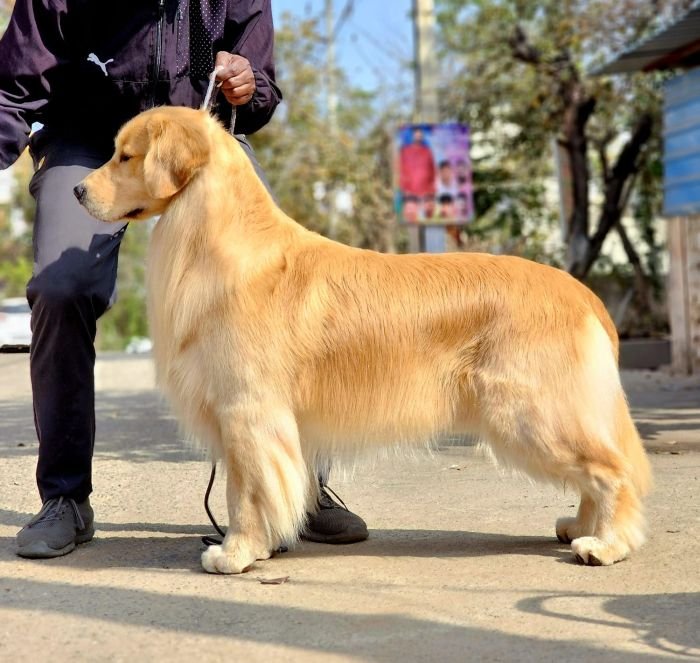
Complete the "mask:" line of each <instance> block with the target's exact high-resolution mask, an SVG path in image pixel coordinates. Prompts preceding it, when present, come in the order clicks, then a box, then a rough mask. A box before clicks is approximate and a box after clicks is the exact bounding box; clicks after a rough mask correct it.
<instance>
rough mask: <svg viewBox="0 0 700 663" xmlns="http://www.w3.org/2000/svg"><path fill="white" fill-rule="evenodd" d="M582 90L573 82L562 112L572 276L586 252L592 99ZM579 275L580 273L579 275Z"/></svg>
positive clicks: (582, 263) (584, 259)
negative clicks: (569, 198)
mask: <svg viewBox="0 0 700 663" xmlns="http://www.w3.org/2000/svg"><path fill="white" fill-rule="evenodd" d="M582 96H583V90H582V88H581V86H580V85H578V84H577V85H576V86H575V89H574V90H573V91H572V93H571V99H572V105H571V106H570V107H569V108H568V109H567V111H566V114H565V130H564V136H565V138H564V142H563V144H564V148H565V149H566V152H567V154H568V157H569V165H570V168H571V189H572V201H573V209H572V211H571V218H570V219H569V228H568V233H567V270H568V271H569V272H570V273H571V274H573V275H574V276H578V273H579V272H581V271H582V269H583V265H585V262H586V258H587V256H588V254H589V251H590V248H589V244H590V241H589V219H590V217H589V211H588V209H589V198H588V189H589V186H588V185H589V180H590V172H589V170H588V139H587V138H586V124H587V123H588V120H589V118H590V116H591V114H592V113H593V110H594V109H595V104H596V102H595V99H592V98H590V97H589V98H586V99H580V98H581V97H582ZM579 278H580V277H579Z"/></svg>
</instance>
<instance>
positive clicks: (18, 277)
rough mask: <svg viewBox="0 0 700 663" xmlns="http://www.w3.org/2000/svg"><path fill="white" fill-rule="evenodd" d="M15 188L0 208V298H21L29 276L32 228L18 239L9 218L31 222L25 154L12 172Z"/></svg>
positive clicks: (30, 168)
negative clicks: (15, 217) (18, 217)
mask: <svg viewBox="0 0 700 663" xmlns="http://www.w3.org/2000/svg"><path fill="white" fill-rule="evenodd" d="M12 173H13V176H14V184H13V187H12V195H11V198H10V202H9V203H7V204H5V205H2V206H0V296H1V297H20V296H22V295H24V292H25V289H26V285H27V281H29V278H30V276H31V274H32V263H33V261H32V239H31V226H28V227H27V229H26V230H25V231H24V232H22V233H21V234H19V235H16V234H15V232H13V228H12V224H11V218H12V215H13V214H17V213H18V212H19V213H20V216H22V218H23V219H24V221H25V222H27V223H31V222H32V221H33V219H34V199H33V198H32V197H31V195H30V194H29V180H30V179H31V175H32V167H31V159H30V158H29V155H28V154H27V153H26V152H25V153H24V154H23V155H22V157H20V159H19V161H18V162H17V163H16V164H15V166H14V168H13V171H12Z"/></svg>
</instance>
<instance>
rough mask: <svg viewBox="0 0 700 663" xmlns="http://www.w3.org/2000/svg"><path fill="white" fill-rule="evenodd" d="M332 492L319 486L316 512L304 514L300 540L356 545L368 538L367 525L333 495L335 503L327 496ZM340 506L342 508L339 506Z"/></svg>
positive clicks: (325, 487)
mask: <svg viewBox="0 0 700 663" xmlns="http://www.w3.org/2000/svg"><path fill="white" fill-rule="evenodd" d="M328 491H330V492H333V491H332V490H331V489H330V488H328V486H324V485H323V484H322V485H321V491H320V493H319V499H318V510H317V511H316V512H315V513H308V514H306V516H307V518H306V528H305V529H304V531H303V532H302V534H301V538H302V539H305V540H306V541H314V542H315V543H357V542H358V541H364V540H365V539H366V538H367V537H368V536H369V532H368V531H367V525H366V524H365V521H364V520H362V518H360V516H358V515H356V514H354V513H353V512H352V511H350V509H348V507H346V506H345V502H343V500H341V499H340V497H338V496H337V495H336V494H335V493H333V495H335V497H336V498H337V500H338V502H340V504H338V503H337V502H335V501H334V500H333V498H332V497H331V496H330V495H329V494H328ZM341 505H342V506H341Z"/></svg>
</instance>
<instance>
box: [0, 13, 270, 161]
mask: <svg viewBox="0 0 700 663" xmlns="http://www.w3.org/2000/svg"><path fill="white" fill-rule="evenodd" d="M217 51H229V52H232V53H238V54H240V55H243V56H244V57H246V58H248V60H249V61H250V64H251V66H252V68H253V72H254V74H255V83H256V87H257V89H256V92H255V95H254V96H253V99H252V100H251V101H250V102H248V103H247V104H245V105H244V106H239V107H238V109H237V115H236V133H245V134H249V133H253V132H254V131H257V130H258V129H260V127H262V126H264V125H265V124H266V123H267V122H268V121H269V120H270V118H271V117H272V113H273V112H274V110H275V107H276V106H277V104H278V103H279V102H280V99H281V98H282V94H281V92H280V90H279V88H278V87H277V85H276V84H275V70H274V65H273V57H272V56H273V53H272V51H273V27H272V11H271V8H270V0H111V1H104V0H17V2H16V3H15V7H14V11H13V13H12V18H11V19H10V23H9V25H8V27H7V30H6V32H5V34H4V35H3V36H2V39H0V169H2V168H6V167H8V166H9V165H10V164H12V163H13V162H14V161H15V160H16V159H17V157H18V156H19V155H20V154H21V153H22V151H23V150H24V148H25V147H26V145H27V142H28V139H29V138H28V137H29V132H30V129H31V126H32V124H33V123H34V122H40V123H42V124H43V125H44V127H45V128H44V129H43V130H42V133H44V134H46V137H47V138H48V139H50V138H51V137H60V138H61V139H62V140H67V141H72V142H76V143H78V144H89V145H90V146H91V147H93V148H95V149H104V150H105V151H106V152H107V153H109V152H110V151H111V147H112V141H113V139H114V136H115V134H116V132H117V131H118V129H119V127H120V126H121V125H122V124H123V123H124V122H125V121H127V120H128V119H130V118H132V117H133V116H134V115H137V114H138V113H139V112H141V111H142V110H145V109H147V108H151V107H153V106H156V105H164V104H172V105H178V106H190V107H197V106H199V105H201V103H202V100H203V97H204V93H205V92H206V87H207V83H208V80H207V75H208V73H209V72H211V70H212V69H213V68H214V57H215V54H216V52H217ZM216 112H217V113H218V115H219V116H220V117H221V119H222V120H223V121H224V123H225V124H226V125H228V122H229V119H230V115H231V107H230V105H229V104H228V103H227V102H226V100H225V99H224V98H223V95H222V94H220V95H219V103H218V106H217V109H216Z"/></svg>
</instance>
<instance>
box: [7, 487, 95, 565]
mask: <svg viewBox="0 0 700 663" xmlns="http://www.w3.org/2000/svg"><path fill="white" fill-rule="evenodd" d="M94 518H95V514H94V513H93V511H92V507H91V506H90V500H89V499H86V500H85V501H84V502H81V503H80V504H76V502H75V500H72V499H71V498H70V497H54V498H53V499H50V500H46V502H44V506H42V507H41V511H39V513H38V514H37V515H36V516H34V518H32V519H31V520H30V521H29V522H28V523H27V524H26V525H25V526H24V527H23V528H22V529H21V530H20V531H19V532H18V533H17V554H18V555H19V556H20V557H30V558H33V559H39V558H46V557H60V556H61V555H67V554H68V553H69V552H71V551H73V550H74V549H75V546H76V544H78V543H85V542H86V541H89V540H90V539H92V537H93V536H94V534H95V527H94V525H93V520H94Z"/></svg>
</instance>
